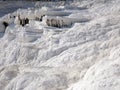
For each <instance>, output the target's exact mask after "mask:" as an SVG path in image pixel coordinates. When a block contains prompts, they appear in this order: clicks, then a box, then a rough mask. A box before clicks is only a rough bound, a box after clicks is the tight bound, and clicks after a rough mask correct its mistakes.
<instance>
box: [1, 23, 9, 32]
mask: <svg viewBox="0 0 120 90" xmlns="http://www.w3.org/2000/svg"><path fill="white" fill-rule="evenodd" d="M7 26H8V23H7V22H5V21H1V22H0V33H4V32H5V29H6V28H7Z"/></svg>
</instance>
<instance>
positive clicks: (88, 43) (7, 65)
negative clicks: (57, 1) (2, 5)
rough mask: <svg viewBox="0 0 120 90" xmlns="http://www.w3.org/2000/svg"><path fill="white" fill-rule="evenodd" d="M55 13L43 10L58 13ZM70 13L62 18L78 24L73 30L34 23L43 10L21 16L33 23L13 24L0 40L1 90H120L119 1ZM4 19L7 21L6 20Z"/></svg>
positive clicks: (75, 5) (99, 0)
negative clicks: (70, 19)
mask: <svg viewBox="0 0 120 90" xmlns="http://www.w3.org/2000/svg"><path fill="white" fill-rule="evenodd" d="M90 3H92V4H90ZM85 6H86V7H88V9H86V8H84V9H83V10H81V9H79V8H80V7H85ZM53 7H54V6H53ZM53 7H52V9H50V8H45V7H44V8H43V9H45V10H46V9H47V11H48V12H51V11H52V10H53V11H54V10H55V12H56V10H57V9H58V11H57V12H59V7H58V8H56V7H55V8H53ZM61 7H62V6H61ZM71 7H73V9H71V10H70V9H69V8H71ZM71 7H69V8H68V6H64V7H63V8H62V10H63V12H67V13H71V14H70V15H68V16H63V17H62V18H67V19H68V18H72V19H73V18H74V20H73V21H76V18H78V21H77V22H76V23H73V25H72V26H71V27H65V28H64V27H63V28H55V27H51V26H47V25H46V24H45V23H44V21H43V22H39V21H36V20H34V17H35V16H38V14H39V13H38V12H37V11H41V9H40V10H38V9H36V10H34V9H25V10H18V11H19V12H18V13H21V14H22V13H23V14H22V15H23V16H22V17H23V18H24V17H28V18H29V19H30V18H31V20H30V23H29V24H28V25H26V26H24V27H22V26H16V25H15V24H14V23H13V22H12V20H11V19H9V21H11V23H10V25H9V26H8V27H7V29H6V32H5V34H4V36H3V37H2V38H0V90H120V77H119V76H120V64H119V63H120V60H119V59H120V13H119V10H120V2H119V0H112V1H111V2H110V1H106V2H104V1H102V0H94V1H93V2H91V0H87V1H86V2H83V3H82V2H81V3H79V2H75V3H71ZM43 9H42V10H43ZM32 12H34V13H33V14H32V15H31V13H32ZM14 13H15V12H14ZM59 13H60V12H59ZM25 14H26V16H25ZM40 16H41V14H40ZM50 17H54V16H49V15H48V17H47V18H50ZM56 17H58V16H55V17H54V18H56ZM60 17H61V16H60ZM45 18H46V17H44V19H45ZM58 18H59V17H58ZM1 19H2V20H3V19H4V20H6V21H7V20H8V18H7V15H6V16H4V17H2V18H1ZM60 19H61V18H60ZM82 19H84V20H85V19H86V20H87V21H85V22H79V20H82ZM68 21H69V20H68ZM15 22H16V20H15ZM16 23H17V22H16ZM1 27H2V26H1Z"/></svg>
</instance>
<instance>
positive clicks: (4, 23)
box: [3, 21, 9, 29]
mask: <svg viewBox="0 0 120 90" xmlns="http://www.w3.org/2000/svg"><path fill="white" fill-rule="evenodd" d="M3 25H4V26H5V29H6V28H7V26H8V25H9V24H8V23H7V22H5V21H3Z"/></svg>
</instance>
